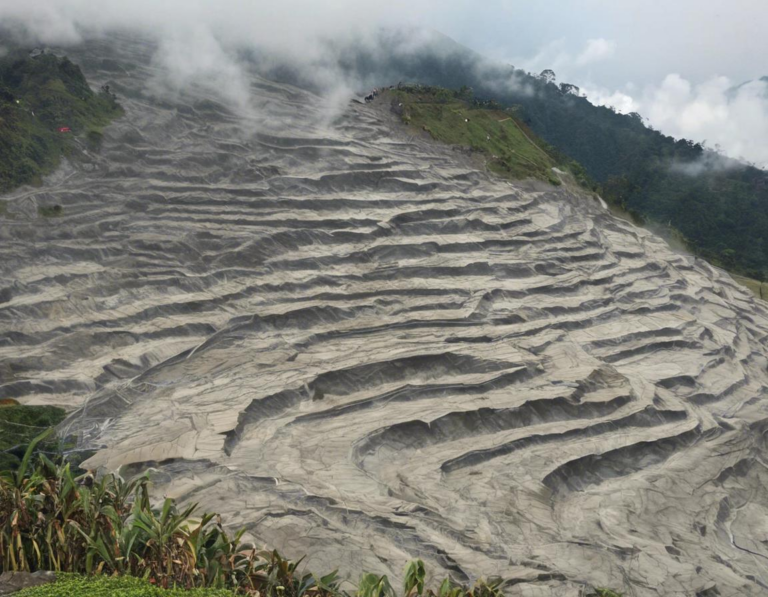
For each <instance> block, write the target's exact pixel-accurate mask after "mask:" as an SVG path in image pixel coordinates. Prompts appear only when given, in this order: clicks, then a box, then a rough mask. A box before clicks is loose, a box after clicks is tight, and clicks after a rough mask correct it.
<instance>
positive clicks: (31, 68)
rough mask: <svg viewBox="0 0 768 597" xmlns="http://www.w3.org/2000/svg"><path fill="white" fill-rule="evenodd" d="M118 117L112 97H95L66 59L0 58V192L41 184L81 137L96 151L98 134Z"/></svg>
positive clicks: (77, 146)
mask: <svg viewBox="0 0 768 597" xmlns="http://www.w3.org/2000/svg"><path fill="white" fill-rule="evenodd" d="M122 113H123V111H122V108H121V107H120V106H119V104H118V103H117V101H116V99H115V97H114V95H113V94H111V93H110V92H109V90H108V89H102V90H101V91H100V92H99V93H94V92H93V91H92V90H91V88H90V87H89V86H88V82H87V81H86V80H85V77H84V76H83V73H82V72H81V71H80V68H79V67H78V66H76V65H75V64H74V63H72V62H71V61H70V60H69V59H67V58H59V57H57V56H54V55H53V54H42V55H38V56H36V57H34V58H32V57H30V56H29V55H28V54H27V53H26V52H20V51H17V52H13V53H10V54H9V55H7V56H5V57H3V58H0V130H2V135H0V192H6V191H9V190H11V189H13V188H15V187H17V186H19V185H22V184H37V183H39V182H40V181H41V178H42V176H43V175H44V174H47V173H48V172H51V171H52V170H53V169H54V168H55V167H56V166H57V165H58V163H59V160H60V159H61V157H62V156H69V157H74V156H76V155H77V152H78V151H80V148H81V145H80V144H79V143H78V137H79V136H80V135H85V136H86V140H87V143H88V145H89V147H91V148H95V147H98V145H99V143H100V135H101V129H102V128H103V127H104V126H105V125H106V124H108V123H109V122H110V121H111V120H112V119H113V118H115V117H117V116H119V115H121V114H122ZM60 129H69V130H64V132H61V131H60Z"/></svg>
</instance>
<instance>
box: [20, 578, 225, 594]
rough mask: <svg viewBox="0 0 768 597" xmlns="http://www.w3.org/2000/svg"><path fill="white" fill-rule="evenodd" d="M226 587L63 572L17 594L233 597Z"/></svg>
mask: <svg viewBox="0 0 768 597" xmlns="http://www.w3.org/2000/svg"><path fill="white" fill-rule="evenodd" d="M232 595H233V593H232V591H228V590H225V589H192V590H186V589H162V588H160V587H157V586H155V585H153V584H152V583H150V582H149V581H147V580H143V579H139V578H132V577H129V576H123V577H120V576H116V577H115V576H78V575H75V574H61V575H58V578H57V579H56V581H55V582H53V583H50V584H47V585H41V586H39V587H32V588H29V589H24V590H22V591H19V592H18V593H15V597H232Z"/></svg>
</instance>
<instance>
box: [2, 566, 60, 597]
mask: <svg viewBox="0 0 768 597" xmlns="http://www.w3.org/2000/svg"><path fill="white" fill-rule="evenodd" d="M54 580H56V574H55V573H53V572H48V571H44V570H40V571H38V572H32V573H30V572H3V573H2V574H0V595H3V596H4V595H12V594H14V593H17V592H19V591H21V590H22V589H27V588H29V587H39V586H40V585H44V584H47V583H50V582H53V581H54Z"/></svg>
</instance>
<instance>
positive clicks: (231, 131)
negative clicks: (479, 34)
mask: <svg viewBox="0 0 768 597" xmlns="http://www.w3.org/2000/svg"><path fill="white" fill-rule="evenodd" d="M97 55H99V56H109V58H110V60H111V61H113V62H117V63H120V64H121V70H119V71H118V70H115V69H111V70H110V71H109V72H106V71H104V70H100V68H101V67H100V66H99V65H100V62H99V59H96V58H94V56H97ZM75 58H76V59H78V60H79V61H80V62H82V63H83V64H84V66H85V67H86V70H87V72H88V74H89V76H90V77H91V78H92V79H93V80H95V81H97V82H106V81H107V80H109V82H110V84H111V87H112V89H114V90H115V91H116V92H117V93H118V95H119V96H120V101H121V103H122V104H123V105H124V106H125V108H126V112H127V116H126V117H125V118H124V119H122V120H121V121H120V122H118V123H117V124H116V125H114V126H113V127H112V128H111V129H109V130H108V131H107V132H106V134H105V139H104V144H103V149H102V153H101V155H99V156H93V157H92V163H91V164H90V165H89V167H88V171H85V170H84V169H83V168H82V165H80V166H78V168H77V169H75V170H73V171H72V172H71V173H69V175H68V176H66V177H63V176H62V177H60V178H59V179H57V180H55V181H52V182H51V183H50V184H49V185H47V186H44V187H42V188H40V189H27V190H24V191H20V192H17V193H15V194H13V195H11V196H10V197H8V199H9V200H10V202H11V204H12V205H13V204H14V203H17V202H18V203H20V204H21V203H24V202H29V201H34V202H37V203H39V204H47V203H56V204H60V205H62V206H63V212H62V216H61V217H58V218H55V219H49V220H41V219H28V218H27V217H25V216H23V215H18V216H17V217H16V218H15V219H8V218H6V219H2V220H0V242H2V243H3V247H4V251H3V252H4V257H5V258H4V260H3V261H2V263H0V276H1V278H0V286H2V291H0V296H1V297H3V298H2V302H1V303H0V326H2V328H1V329H2V333H3V335H2V346H0V372H2V376H3V380H2V386H0V396H1V397H13V398H17V399H19V400H21V401H24V402H30V403H43V402H44V403H56V404H64V405H67V406H69V407H70V408H76V409H78V410H77V411H76V412H75V414H73V415H72V417H70V419H69V421H68V429H70V430H72V431H76V432H78V433H79V434H81V437H82V441H83V444H84V445H85V446H88V447H95V448H98V452H97V454H96V455H95V456H94V457H93V458H92V459H91V460H90V461H89V463H88V464H89V465H91V466H99V467H105V468H107V469H116V468H118V467H120V466H124V465H127V466H129V467H130V470H141V469H144V468H148V467H151V468H153V470H154V472H153V476H154V478H155V481H156V488H157V490H158V493H162V494H166V495H170V496H174V497H177V498H179V499H182V500H185V501H196V502H200V503H201V506H202V507H203V508H206V509H209V510H214V511H218V512H221V513H222V515H223V518H224V519H225V520H226V521H227V522H228V523H229V524H231V525H233V526H241V525H244V526H246V527H247V528H248V530H249V532H250V533H251V534H252V535H253V536H254V537H256V538H257V539H258V540H259V541H262V542H264V543H266V544H268V545H270V546H274V547H276V548H278V549H280V550H281V551H283V552H285V553H286V554H287V555H289V556H292V557H297V556H300V555H303V554H308V555H309V557H308V560H307V565H308V566H309V567H310V568H313V569H318V570H327V569H332V568H340V569H341V571H342V573H344V574H348V575H352V576H355V575H357V574H358V573H359V572H360V571H361V570H363V569H366V570H371V571H379V572H387V573H390V574H393V575H395V576H397V575H399V574H400V572H401V570H402V566H403V564H404V562H405V561H407V560H408V559H411V558H415V557H421V558H423V559H424V560H425V561H426V562H427V564H428V565H429V566H430V567H431V569H432V570H435V571H437V570H439V569H441V570H443V571H447V572H449V573H451V574H452V575H454V576H455V577H456V578H457V579H459V580H472V578H474V577H475V576H492V575H502V576H504V577H505V578H507V579H509V587H508V591H509V593H510V594H512V595H557V596H560V595H578V594H579V591H580V590H581V588H582V587H584V586H587V585H592V586H609V587H614V588H616V589H618V590H626V591H627V592H628V594H632V595H637V596H655V595H717V594H721V595H732V594H739V595H764V594H765V593H766V591H768V575H766V572H765V570H766V568H765V562H766V558H768V547H766V545H768V543H766V542H768V525H767V524H766V522H765V521H766V520H768V516H766V515H767V514H768V491H766V487H767V486H768V484H767V483H766V480H767V479H766V468H765V464H764V463H765V459H766V457H765V452H766V450H765V430H766V421H767V418H768V415H767V414H766V404H767V403H766V400H765V398H764V395H765V392H766V387H767V385H766V384H767V382H768V375H767V374H766V368H767V367H768V361H767V360H766V332H767V331H768V311H767V310H766V308H765V304H764V303H762V302H759V301H757V300H756V299H754V298H753V297H751V296H750V295H749V294H748V293H747V291H745V290H743V289H742V288H741V287H739V286H737V285H736V284H735V283H734V282H733V281H732V280H731V279H730V277H728V276H727V275H726V274H724V273H722V272H721V271H718V270H716V269H715V268H713V267H711V266H709V265H708V264H706V263H705V262H703V261H700V260H697V259H694V258H692V257H690V256H686V255H680V254H677V253H675V252H673V251H672V250H671V249H670V248H669V247H668V246H667V245H666V244H665V243H664V242H663V241H661V240H660V239H659V238H657V237H655V236H654V235H653V234H651V233H649V232H647V231H644V230H642V229H638V228H635V227H634V226H632V225H631V224H628V223H626V222H624V221H621V220H618V219H616V218H614V217H613V216H611V215H610V213H609V212H608V211H607V210H606V209H605V208H604V206H603V205H602V204H601V203H600V202H599V201H597V200H595V199H593V198H590V197H586V196H582V195H580V194H578V193H575V192H570V191H568V190H563V189H555V188H552V187H546V186H539V185H535V184H533V183H520V184H511V183H509V182H506V181H502V180H499V179H495V178H493V177H491V176H488V175H486V174H485V173H483V172H482V171H479V170H478V169H477V165H476V164H474V163H471V162H469V161H467V160H468V158H466V157H464V156H462V155H461V154H460V153H459V152H454V151H452V150H451V149H450V148H443V147H439V146H435V145H433V144H431V143H429V142H427V141H425V140H423V139H421V138H412V137H410V136H409V135H408V133H407V131H404V130H403V129H402V128H401V127H400V126H399V124H398V123H397V122H396V121H395V120H394V119H393V118H391V116H390V115H389V114H388V112H387V110H386V109H383V108H382V107H381V106H379V105H377V103H376V102H374V103H373V104H371V105H362V104H356V103H355V104H351V105H349V106H348V107H345V108H344V109H343V110H342V111H340V112H339V113H331V112H329V110H330V108H328V107H327V106H326V105H325V103H324V102H323V101H321V100H320V99H319V98H316V97H314V96H311V95H309V94H307V93H304V92H302V91H300V90H297V89H293V88H290V87H286V86H281V85H277V84H274V83H271V82H268V81H264V80H262V79H259V78H258V77H254V79H253V82H252V91H253V94H254V97H255V98H256V102H257V104H258V107H257V110H256V111H255V112H249V113H240V112H238V111H236V110H235V109H232V108H228V107H226V106H224V105H223V104H219V103H217V102H215V101H213V100H212V99H211V98H210V97H208V96H207V95H206V94H204V93H203V92H202V91H200V92H196V93H193V92H190V93H189V94H187V95H183V96H180V97H177V98H173V99H172V100H167V99H165V100H158V99H156V98H153V97H151V96H150V95H148V93H147V92H146V90H145V88H144V86H143V82H144V81H145V80H146V79H147V78H148V77H149V76H150V74H151V69H152V68H153V66H152V65H151V63H150V62H149V60H148V58H147V50H146V49H145V48H144V47H143V46H141V45H140V44H136V43H133V42H129V41H125V40H123V41H122V42H118V41H112V45H111V46H110V47H109V48H106V47H98V46H96V47H91V48H88V47H86V48H84V49H82V50H81V53H80V55H79V56H77V55H76V56H75ZM12 205H11V206H12ZM30 213H31V214H33V215H34V213H35V210H31V211H30ZM33 215H32V216H29V217H30V218H31V217H33Z"/></svg>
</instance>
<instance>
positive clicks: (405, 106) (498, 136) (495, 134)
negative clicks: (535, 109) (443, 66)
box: [387, 86, 570, 185]
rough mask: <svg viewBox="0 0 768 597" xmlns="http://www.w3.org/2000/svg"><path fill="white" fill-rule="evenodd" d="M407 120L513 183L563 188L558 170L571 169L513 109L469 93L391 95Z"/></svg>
mask: <svg viewBox="0 0 768 597" xmlns="http://www.w3.org/2000/svg"><path fill="white" fill-rule="evenodd" d="M387 93H388V94H389V95H390V96H391V99H392V104H393V108H394V109H395V111H396V113H398V114H399V115H400V117H401V118H402V120H403V122H405V123H406V124H408V125H409V126H411V127H413V128H415V129H417V130H422V131H425V132H427V133H429V134H430V135H431V136H432V138H433V139H435V140H436V141H440V142H442V143H447V144H449V145H459V146H462V147H466V148H469V149H471V150H472V151H475V152H478V153H481V154H482V155H483V156H484V158H485V159H486V163H487V167H488V169H489V170H490V171H491V172H494V173H495V174H498V175H500V176H504V177H507V178H513V179H524V178H536V179H539V180H544V181H547V182H549V183H551V184H553V185H560V184H561V180H560V177H559V176H558V175H557V173H555V171H554V170H553V168H556V167H557V168H559V169H560V170H562V171H564V172H569V173H570V166H569V165H567V164H563V163H561V162H560V161H559V160H558V157H559V156H557V154H556V153H555V152H553V151H552V150H551V148H549V147H547V146H546V144H544V143H543V142H541V141H540V140H539V139H537V138H536V137H535V136H534V135H533V133H532V132H531V131H530V130H527V129H526V127H525V125H524V124H523V123H521V122H520V121H519V120H518V119H517V117H516V116H515V113H514V110H512V109H507V110H504V109H501V107H499V106H496V105H495V104H493V103H488V105H485V104H484V103H481V102H472V101H471V100H469V99H468V98H466V97H465V96H466V93H465V92H462V91H459V92H452V91H449V90H446V89H440V88H434V87H424V86H416V87H406V88H399V89H395V90H391V91H388V92H387Z"/></svg>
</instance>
